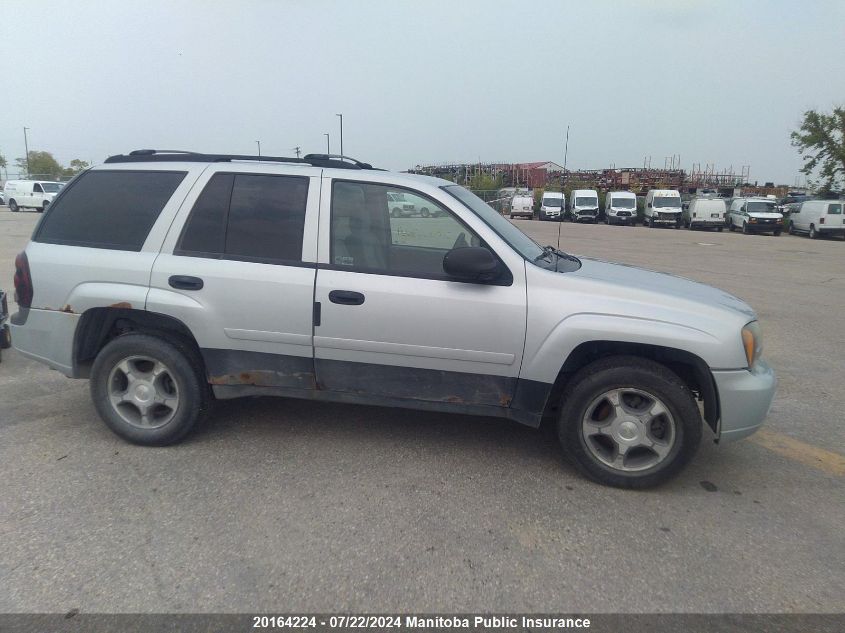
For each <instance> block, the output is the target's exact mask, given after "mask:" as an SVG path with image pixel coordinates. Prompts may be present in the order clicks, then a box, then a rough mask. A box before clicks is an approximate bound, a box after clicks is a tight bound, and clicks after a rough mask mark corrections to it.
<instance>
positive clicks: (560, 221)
mask: <svg viewBox="0 0 845 633" xmlns="http://www.w3.org/2000/svg"><path fill="white" fill-rule="evenodd" d="M568 156H569V126H568V125H567V126H566V145H565V146H564V149H563V171H562V172H561V173H560V196H561V200H560V205H561V210H560V215H559V216H558V221H557V250H560V225H561V224H563V216H565V215H566V192H564V190H563V179H564V178H565V177H566V159H567V157H568ZM555 268H557V264H555Z"/></svg>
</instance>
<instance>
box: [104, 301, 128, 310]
mask: <svg viewBox="0 0 845 633" xmlns="http://www.w3.org/2000/svg"><path fill="white" fill-rule="evenodd" d="M109 307H110V308H127V309H131V308H132V304H131V303H129V302H128V301H119V302H118V303H113V304H111V305H110V306H109Z"/></svg>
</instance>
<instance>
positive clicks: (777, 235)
mask: <svg viewBox="0 0 845 633" xmlns="http://www.w3.org/2000/svg"><path fill="white" fill-rule="evenodd" d="M772 235H774V236H775V237H780V231H775V232H774V233H772Z"/></svg>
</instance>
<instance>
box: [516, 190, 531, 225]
mask: <svg viewBox="0 0 845 633" xmlns="http://www.w3.org/2000/svg"><path fill="white" fill-rule="evenodd" d="M514 218H528V219H529V220H533V219H534V195H533V194H530V193H525V192H520V193H517V194H516V195H515V196H514V197H513V199H512V200H511V219H514Z"/></svg>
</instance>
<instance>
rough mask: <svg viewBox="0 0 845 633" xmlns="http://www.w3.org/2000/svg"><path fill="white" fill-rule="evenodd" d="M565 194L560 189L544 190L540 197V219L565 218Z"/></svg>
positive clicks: (558, 219)
mask: <svg viewBox="0 0 845 633" xmlns="http://www.w3.org/2000/svg"><path fill="white" fill-rule="evenodd" d="M562 211H564V208H563V194H562V193H561V192H560V191H544V192H543V197H542V198H541V199H540V219H541V220H557V221H560V220H562V219H563V213H562Z"/></svg>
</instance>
